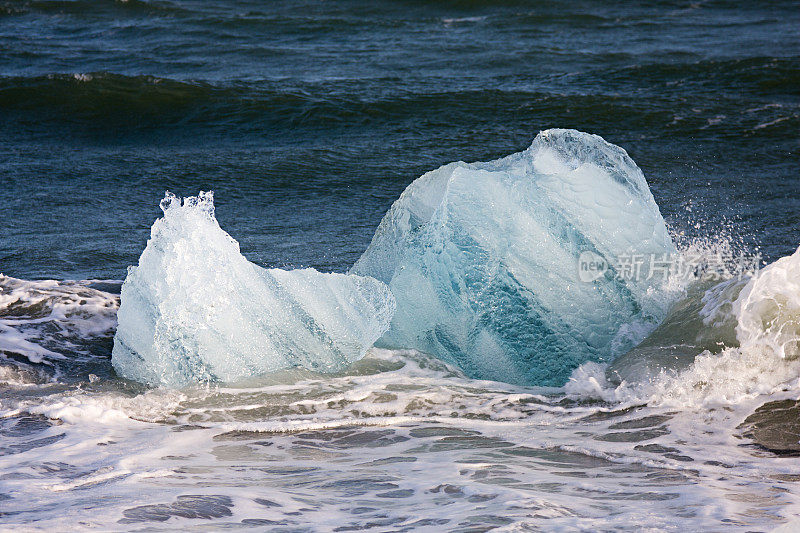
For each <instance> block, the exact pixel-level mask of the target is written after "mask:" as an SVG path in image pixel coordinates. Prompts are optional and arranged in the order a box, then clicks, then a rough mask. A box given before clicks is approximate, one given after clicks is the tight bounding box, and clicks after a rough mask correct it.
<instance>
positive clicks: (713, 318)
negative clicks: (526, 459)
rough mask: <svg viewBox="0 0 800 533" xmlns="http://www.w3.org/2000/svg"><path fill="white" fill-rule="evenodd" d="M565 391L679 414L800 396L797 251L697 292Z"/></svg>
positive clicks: (584, 370) (577, 375)
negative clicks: (630, 345)
mask: <svg viewBox="0 0 800 533" xmlns="http://www.w3.org/2000/svg"><path fill="white" fill-rule="evenodd" d="M566 390H567V391H569V392H571V393H573V394H576V395H579V396H580V395H587V396H595V397H599V398H603V399H605V400H608V401H628V402H641V403H647V404H651V405H666V406H677V407H682V408H698V407H704V408H714V407H719V406H730V405H736V404H739V403H741V402H744V401H746V400H751V399H754V398H759V397H767V398H772V399H775V398H779V397H781V395H782V394H784V393H786V394H788V396H789V397H794V395H796V393H797V391H798V390H800V248H798V250H797V251H796V252H795V253H794V254H793V255H791V256H787V257H783V258H781V259H779V260H777V261H775V262H774V263H772V264H770V265H768V266H766V267H765V268H763V269H762V270H760V271H759V272H758V273H757V274H756V275H754V276H753V277H747V278H744V279H739V278H732V279H729V280H727V281H724V282H722V283H718V284H714V285H713V286H712V287H710V288H708V289H706V290H702V289H700V290H698V289H697V287H695V288H694V290H693V291H691V292H690V293H689V295H688V296H687V298H686V299H685V300H683V301H682V302H680V303H679V304H678V305H677V306H676V308H674V309H673V312H672V314H671V316H670V317H669V318H667V319H666V320H665V322H664V323H663V324H662V325H661V327H660V328H659V329H657V330H656V331H655V332H654V333H653V334H652V335H651V337H650V338H648V339H647V340H645V341H644V342H643V343H642V344H641V345H640V346H639V347H637V348H635V349H634V350H632V351H631V352H630V353H628V354H626V355H625V356H623V357H622V358H620V359H619V360H617V361H615V362H614V363H612V364H611V365H597V364H588V365H584V366H582V367H580V368H579V369H577V370H576V371H575V372H574V373H573V375H572V377H571V379H570V383H568V385H567V387H566Z"/></svg>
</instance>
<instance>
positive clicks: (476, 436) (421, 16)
mask: <svg viewBox="0 0 800 533" xmlns="http://www.w3.org/2000/svg"><path fill="white" fill-rule="evenodd" d="M798 28H800V10H798V9H797V6H796V5H795V4H794V3H792V2H764V3H745V4H741V3H736V2H725V1H718V2H702V1H701V2H693V3H689V2H686V3H683V2H667V1H662V2H651V3H648V4H647V5H646V6H638V7H637V6H616V5H612V4H611V3H597V2H584V1H576V2H571V3H568V4H560V5H556V4H552V3H544V2H513V1H509V2H499V3H492V4H491V5H489V4H486V3H480V2H471V1H444V2H437V3H424V2H409V1H407V2H387V3H381V4H377V3H368V2H285V3H281V4H279V5H271V4H266V3H262V2H255V1H244V0H238V1H231V2H224V3H223V2H201V1H180V0H172V1H168V0H161V1H155V0H153V1H142V0H128V1H116V2H101V1H92V0H70V1H67V0H11V1H2V2H0V272H2V273H3V274H5V276H3V277H0V416H1V418H0V529H14V530H22V531H25V530H39V529H50V530H60V529H64V528H65V527H70V528H76V529H97V530H102V531H106V530H121V529H122V530H148V531H159V530H197V531H201V530H202V531H205V530H210V531H217V530H222V529H232V530H238V529H243V530H244V529H254V530H274V531H281V530H283V531H354V530H374V531H390V530H392V531H394V530H427V531H487V530H499V531H529V530H530V531H537V530H548V531H549V530H561V531H582V530H591V531H612V530H613V531H617V530H634V531H640V530H653V531H663V530H666V531H686V530H698V529H702V530H711V531H723V530H724V531H729V530H732V531H769V530H773V529H775V528H780V527H782V528H784V530H785V531H793V530H795V529H797V528H799V527H800V523H798V521H799V520H800V497H798V494H800V459H798V453H800V446H798V444H797V440H798V433H800V430H799V429H798V425H799V423H798V420H800V408H799V407H798V404H797V400H798V398H800V379H799V378H800V370H799V369H798V366H797V365H798V363H797V358H796V351H794V352H792V350H796V349H797V345H796V344H791V342H795V341H792V340H791V339H797V338H798V336H797V335H798V329H797V328H796V324H797V323H798V321H797V316H798V315H797V313H795V314H792V313H793V312H794V311H792V310H795V311H796V310H797V309H798V307H799V306H798V305H797V301H798V299H800V292H798V291H800V288H798V287H800V283H797V279H798V277H800V272H799V271H798V267H796V266H792V265H795V264H797V263H798V262H800V258H798V256H795V257H794V258H791V257H789V256H792V254H793V253H794V252H795V250H796V249H797V247H798V244H800V177H799V176H800V173H799V171H800V159H799V158H798V148H800V147H799V146H798V131H800V93H799V92H798V87H800V30H799V29H798ZM552 127H560V128H575V129H578V130H581V131H587V132H591V133H595V134H598V135H601V136H602V137H603V138H605V139H606V140H607V141H609V142H612V143H614V144H617V145H619V146H621V147H623V148H624V149H625V150H627V152H628V153H629V154H630V155H631V157H632V158H633V159H634V160H635V161H636V163H637V164H638V165H639V166H640V167H641V168H642V170H643V171H644V174H645V176H646V178H647V181H648V183H649V185H650V188H651V191H652V193H653V196H654V198H655V201H656V203H657V204H658V206H659V208H660V210H661V213H662V215H663V216H664V218H665V220H666V222H667V226H668V229H669V231H670V234H671V235H672V237H673V239H674V240H675V242H676V243H677V244H678V245H679V247H680V248H681V249H684V250H692V249H700V250H705V251H706V253H707V252H708V250H717V251H718V250H723V251H725V253H732V254H739V253H743V254H747V255H756V254H759V255H760V256H761V257H762V258H763V260H764V263H765V264H769V263H773V262H775V261H778V260H781V258H786V259H785V260H783V263H781V264H780V266H781V268H779V269H778V268H776V269H773V271H772V272H773V273H776V276H774V277H773V278H774V279H773V278H765V279H767V281H764V282H763V283H762V284H761V285H757V286H756V285H753V286H752V287H751V288H750V289H745V290H749V293H748V294H750V295H753V299H752V301H753V302H755V304H757V303H758V302H762V301H774V302H779V303H780V305H781V306H783V307H780V310H787V309H788V311H786V313H784V314H781V313H780V312H778V313H776V314H775V316H777V317H778V319H775V320H778V321H777V322H775V321H773V322H770V323H771V324H773V325H775V324H778V325H780V328H779V329H780V333H781V334H785V335H788V336H789V337H788V338H790V341H789V344H784V345H783V346H784V348H786V347H787V346H788V348H787V350H788V352H787V353H784V354H783V355H784V356H785V357H778V356H776V355H775V353H773V352H772V351H770V350H769V349H768V348H769V346H768V344H769V343H766V342H765V339H763V338H762V336H759V335H760V334H758V333H757V332H755V333H754V332H752V331H751V330H750V329H748V328H750V326H753V321H752V320H750V321H748V320H749V319H750V318H753V317H756V318H758V317H760V316H762V315H759V314H758V313H756V311H753V310H751V309H749V308H746V306H745V308H742V309H738V311H737V309H736V305H735V303H734V300H735V299H736V294H738V290H741V289H742V286H743V284H744V283H746V282H747V281H746V280H744V281H742V282H741V283H740V282H739V280H737V279H733V280H732V281H731V282H730V284H729V285H727V286H724V287H721V288H720V287H719V286H712V285H710V284H704V282H698V283H696V284H694V285H691V286H687V287H685V288H684V289H685V294H684V296H683V298H682V299H681V300H680V301H678V302H677V303H676V304H675V307H674V310H673V312H672V314H671V315H670V316H669V317H668V318H667V321H666V322H665V323H664V325H662V327H661V328H659V329H658V330H656V331H655V332H654V333H653V335H652V336H651V337H650V338H648V339H647V340H645V341H644V343H643V344H642V345H641V346H639V347H638V348H636V349H634V350H633V351H631V352H630V353H628V354H626V355H624V356H622V357H621V358H620V359H618V360H617V361H616V362H615V363H612V365H611V366H610V367H608V368H606V367H601V366H599V365H591V364H589V365H585V366H582V367H580V368H579V369H578V370H576V371H575V372H574V373H573V375H572V378H571V380H570V381H569V382H568V383H567V385H566V386H565V387H560V388H544V387H524V386H518V385H509V384H505V383H501V382H494V381H482V380H476V379H470V378H468V377H466V376H465V375H464V374H463V373H462V372H461V371H460V370H459V369H457V368H455V367H452V366H448V365H446V364H444V363H443V362H442V361H440V360H438V359H436V358H433V357H431V356H428V355H426V354H422V353H419V352H415V351H409V350H394V351H390V350H381V349H372V350H371V351H369V352H368V354H367V356H366V357H365V358H364V359H362V360H360V361H358V362H357V363H355V364H353V365H352V366H351V367H348V368H347V369H346V370H343V371H341V372H339V373H336V374H319V373H314V372H311V371H307V370H301V369H293V370H285V371H281V372H278V373H273V374H270V375H266V376H262V377H257V378H250V379H248V380H245V381H240V382H236V383H232V384H223V383H211V384H202V385H197V386H190V387H186V388H182V389H175V390H173V389H166V388H157V387H147V386H144V385H140V384H137V383H134V382H131V381H126V380H123V379H121V378H119V377H118V376H117V375H116V374H115V372H114V370H113V368H112V365H111V351H112V342H113V340H112V339H113V335H114V331H115V328H116V310H117V308H118V306H119V297H118V294H119V291H120V286H121V284H122V280H123V279H124V278H125V275H126V268H127V267H128V266H129V265H134V264H136V262H137V260H138V257H139V255H140V253H141V252H142V250H143V249H144V246H145V244H146V242H147V239H148V236H149V232H150V227H151V225H152V223H153V221H154V220H155V219H156V218H157V217H158V216H160V211H159V209H158V202H159V200H160V199H161V198H163V196H164V191H165V190H170V191H172V192H174V193H176V194H178V195H183V196H188V195H194V194H197V192H198V191H199V190H214V192H215V202H216V216H217V219H218V220H219V222H220V225H221V226H222V227H223V228H224V229H225V231H227V232H228V233H230V234H231V235H233V236H234V237H235V238H236V239H237V240H238V241H239V243H240V244H241V250H242V252H243V254H244V255H245V256H246V257H247V258H248V259H249V260H250V261H252V262H254V263H256V264H258V265H261V266H264V267H279V268H305V267H313V268H316V269H317V270H320V271H322V272H340V273H341V272H346V271H347V270H348V269H349V268H350V267H351V266H352V265H353V263H354V262H355V261H356V260H357V259H358V258H359V257H360V256H361V254H362V253H363V252H364V250H365V249H366V248H367V246H368V244H369V242H370V239H371V238H372V235H373V233H374V230H375V228H376V226H377V225H378V224H379V222H380V220H381V218H382V217H383V215H384V213H385V212H386V210H387V209H388V208H389V206H390V205H391V204H392V202H393V201H394V200H395V199H396V198H397V197H398V196H399V195H400V193H401V192H402V191H403V190H404V189H405V187H406V186H407V185H408V184H409V183H411V182H412V181H413V180H414V179H416V178H417V177H418V176H420V175H421V174H423V173H424V172H427V171H429V170H432V169H435V168H437V167H439V166H440V165H442V164H444V163H448V162H451V161H459V160H463V161H486V160H490V159H494V158H497V157H501V156H504V155H507V154H510V153H514V152H518V151H520V150H522V149H524V148H526V147H527V146H529V145H530V143H531V141H532V139H533V138H534V137H535V135H536V134H537V133H538V132H539V131H540V130H545V129H547V128H552ZM793 259H794V260H793ZM777 274H780V276H778V275H777ZM713 287H717V288H716V289H714V288H713ZM709 289H710V290H709ZM793 302H794V303H793ZM755 304H754V305H755ZM701 310H702V311H701ZM781 312H783V311H781ZM737 313H738V314H737ZM697 317H702V318H705V319H708V320H699V321H698V319H697ZM773 318H774V317H773ZM731 320H732V321H733V323H732V322H731ZM737 320H738V322H737ZM756 322H757V321H756ZM734 323H735V324H734ZM732 324H733V325H732ZM736 325H738V326H739V329H740V330H741V331H737V332H735V333H734V332H733V328H734V327H735V326H736ZM753 327H755V326H753ZM793 327H794V328H795V329H792V328H793ZM706 333H708V335H706ZM737 335H738V337H737ZM793 335H794V336H793ZM706 337H708V338H706ZM701 338H702V339H703V340H702V341H701V340H699V339H701ZM768 340H769V339H768ZM772 340H774V339H772ZM750 341H752V342H750ZM715 347H716V348H715ZM707 349H710V350H711V351H710V352H708V351H705V350H707ZM676 354H677V355H676ZM652 368H657V369H659V370H661V369H663V370H665V372H664V373H663V374H658V373H653V372H651V371H650V370H651V369H652Z"/></svg>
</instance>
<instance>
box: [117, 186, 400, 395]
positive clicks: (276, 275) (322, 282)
mask: <svg viewBox="0 0 800 533" xmlns="http://www.w3.org/2000/svg"><path fill="white" fill-rule="evenodd" d="M161 209H162V210H163V211H164V216H163V217H162V218H160V219H158V220H156V222H155V223H154V224H153V227H152V230H151V238H150V240H149V241H148V243H147V246H146V248H145V249H144V251H143V252H142V255H141V257H140V258H139V265H138V266H132V267H130V268H129V269H128V275H127V277H126V279H125V282H124V283H123V285H122V292H121V296H120V308H119V312H118V315H117V319H118V324H119V325H118V328H117V331H116V334H115V336H114V348H113V352H112V364H113V366H114V368H115V370H116V371H117V373H118V374H120V375H121V376H123V377H125V378H128V379H132V380H136V381H140V382H143V383H149V384H156V385H166V386H182V385H186V384H188V383H191V382H197V381H224V382H231V381H236V380H239V379H242V378H245V377H249V376H256V375H260V374H264V373H267V372H272V371H276V370H280V369H284V368H290V367H303V368H307V369H311V370H316V371H321V372H331V371H338V370H340V369H342V368H344V367H346V366H347V365H349V364H350V363H352V362H354V361H356V360H358V359H360V358H361V357H363V356H364V354H365V353H366V351H367V349H369V348H370V347H371V346H372V344H373V343H374V342H375V340H376V339H378V338H379V337H380V336H381V335H382V334H383V333H384V332H385V331H386V330H387V329H388V327H389V323H390V321H391V317H392V314H393V313H394V309H395V301H394V298H393V296H392V294H391V292H390V290H389V288H388V287H387V286H386V285H385V284H384V283H382V282H380V281H377V280H375V279H373V278H369V277H363V276H358V275H345V274H322V273H320V272H317V271H316V270H313V269H303V270H291V271H287V270H280V269H264V268H261V267H260V266H258V265H255V264H253V263H251V262H249V261H248V260H247V259H246V258H245V257H244V256H243V255H242V254H241V253H240V251H239V244H238V243H237V242H236V240H234V239H233V238H232V237H231V236H230V235H228V234H227V233H226V232H225V231H223V230H222V229H221V228H220V226H219V224H218V222H217V220H216V218H215V216H214V201H213V195H212V193H211V192H206V193H203V192H201V193H200V195H199V196H197V197H189V198H186V199H184V201H183V202H181V200H180V199H179V198H177V197H176V196H174V195H172V194H170V193H167V195H166V197H165V198H164V199H163V200H162V201H161Z"/></svg>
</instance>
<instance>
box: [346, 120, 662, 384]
mask: <svg viewBox="0 0 800 533" xmlns="http://www.w3.org/2000/svg"><path fill="white" fill-rule="evenodd" d="M675 252H676V250H675V246H674V244H673V242H672V240H671V238H670V236H669V234H668V232H667V228H666V226H665V223H664V220H663V218H662V217H661V213H660V212H659V209H658V206H657V205H656V203H655V201H654V199H653V196H652V194H651V192H650V189H649V187H648V185H647V182H646V181H645V178H644V175H643V174H642V171H641V170H640V169H639V168H638V167H637V166H636V164H635V163H634V162H633V160H632V159H631V158H630V157H629V156H628V154H627V153H626V152H625V150H623V149H622V148H620V147H618V146H615V145H613V144H610V143H608V142H606V141H604V140H603V139H602V138H601V137H599V136H597V135H590V134H586V133H582V132H578V131H575V130H563V129H552V130H547V131H543V132H541V133H540V134H539V135H538V136H537V137H536V139H535V140H534V141H533V144H532V145H531V146H530V147H529V148H528V149H527V150H525V151H523V152H520V153H516V154H513V155H510V156H508V157H504V158H502V159H498V160H496V161H491V162H485V163H473V164H467V163H464V162H457V163H450V164H447V165H444V166H442V167H441V168H439V169H437V170H434V171H432V172H429V173H427V174H425V175H423V176H422V177H420V178H418V179H417V180H416V181H414V182H413V183H412V184H411V185H409V186H408V188H407V189H406V190H405V191H404V192H403V194H402V195H401V196H400V198H399V199H398V200H397V201H395V203H394V204H393V205H392V207H391V208H390V209H389V211H388V213H387V214H386V215H385V217H384V218H383V221H382V222H381V224H380V226H379V227H378V229H377V231H376V233H375V235H374V237H373V239H372V242H371V243H370V245H369V247H368V249H367V250H366V252H364V254H363V255H362V256H361V258H360V259H359V260H358V261H357V262H356V264H355V265H354V266H353V268H352V269H351V270H350V273H351V274H356V275H362V276H371V277H374V278H376V279H378V280H380V281H382V282H384V283H386V284H388V285H389V287H390V288H391V291H392V293H393V294H394V296H395V299H396V301H397V311H396V313H395V315H394V317H393V319H392V322H391V327H390V329H389V331H388V332H387V333H386V334H385V335H384V336H383V337H382V338H381V339H380V340H379V341H378V343H377V345H378V346H381V347H387V348H415V349H418V350H420V351H423V352H427V353H430V354H433V355H435V356H437V357H439V358H441V359H443V360H444V361H446V362H449V363H451V364H454V365H456V366H458V367H460V368H461V369H462V370H464V371H465V372H466V374H467V375H469V376H470V377H475V378H482V379H492V380H499V381H506V382H511V383H518V384H534V385H550V386H560V385H563V384H564V383H565V382H566V380H567V379H568V377H569V375H570V373H571V371H572V370H573V369H574V368H576V367H577V366H579V365H580V364H582V363H584V362H587V361H595V362H603V361H608V360H611V359H613V358H614V357H615V356H617V355H619V354H621V353H624V352H625V351H627V350H628V349H630V348H632V347H633V346H634V345H635V344H636V343H638V342H639V341H641V340H642V339H643V338H644V337H645V335H646V334H647V333H648V332H649V331H650V330H652V329H653V328H654V327H655V326H656V325H657V324H658V323H659V322H660V321H661V320H662V319H663V318H664V316H665V315H666V313H667V310H668V307H669V305H668V304H669V302H668V299H666V298H665V297H664V293H663V291H662V290H661V288H660V287H659V286H658V285H659V284H660V283H663V279H658V278H656V277H653V278H652V279H647V277H646V276H624V275H622V274H623V272H620V269H619V268H615V267H614V266H612V265H616V264H619V258H622V257H626V256H629V257H635V258H642V259H644V260H647V258H650V257H667V255H665V254H673V253H675ZM586 254H589V257H590V258H594V259H597V263H598V264H600V265H602V266H603V269H598V270H597V271H596V272H588V273H589V274H591V276H589V277H587V276H586V274H587V272H586V271H584V272H581V271H579V267H578V265H579V259H583V258H585V257H586ZM590 266H592V265H590Z"/></svg>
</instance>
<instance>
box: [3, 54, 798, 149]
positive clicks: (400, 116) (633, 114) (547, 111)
mask: <svg viewBox="0 0 800 533" xmlns="http://www.w3.org/2000/svg"><path fill="white" fill-rule="evenodd" d="M765 71H768V72H769V74H770V75H769V76H764V72H765ZM709 72H714V73H717V74H716V76H717V77H724V78H725V79H726V80H727V82H728V84H729V85H730V86H731V87H735V88H736V89H737V91H739V92H737V93H736V94H735V95H730V96H728V95H726V94H720V93H719V91H718V88H717V87H716V85H708V80H709ZM607 79H611V80H612V81H614V85H615V86H618V85H621V86H623V87H624V86H625V84H627V83H631V84H636V86H637V87H639V85H640V82H641V80H642V79H651V80H652V83H651V85H652V86H653V87H656V86H657V87H661V86H662V85H663V84H665V83H666V84H680V85H686V84H688V85H692V86H693V89H692V92H693V93H695V94H696V95H697V97H698V99H699V100H698V104H697V105H698V107H697V109H696V110H695V111H693V112H692V113H690V114H686V115H685V116H684V115H680V116H679V115H676V114H675V112H674V109H675V102H674V101H673V99H672V98H671V97H669V95H665V94H663V92H661V91H660V90H659V91H656V92H653V94H652V97H651V98H648V99H647V100H646V101H642V100H640V99H631V98H626V97H622V96H619V94H618V92H615V93H610V94H607V93H606V92H604V91H602V90H598V86H600V87H602V86H604V84H605V82H603V81H602V80H606V81H607ZM715 79H716V78H715ZM419 81H420V83H417V82H416V81H414V78H413V77H411V78H410V79H400V78H392V77H389V78H365V79H349V80H329V81H324V82H316V83H315V82H294V83H293V84H291V85H288V86H287V85H285V84H281V82H280V80H268V79H262V80H242V81H238V82H236V81H235V82H226V83H224V84H223V83H215V82H210V81H203V80H179V79H170V78H163V77H154V76H145V75H124V74H116V73H111V72H87V73H77V74H53V75H46V76H33V77H19V76H17V77H13V76H12V77H9V76H5V77H0V111H2V112H4V113H5V114H6V116H7V121H6V126H5V127H6V129H9V128H10V126H14V128H15V129H14V130H13V131H16V130H17V129H19V128H32V127H33V128H35V127H37V124H38V125H39V126H41V127H52V126H54V125H62V126H64V127H73V126H75V125H83V126H85V127H87V128H88V129H90V130H91V129H95V130H97V129H113V130H115V131H118V132H126V131H140V130H150V129H154V128H167V129H170V128H172V129H182V130H187V131H189V130H192V129H193V128H205V127H217V128H222V129H224V130H225V131H228V132H237V131H240V132H242V133H244V132H253V131H262V132H263V130H264V129H268V128H276V127H279V128H291V129H298V128H299V129H303V128H320V127H321V128H324V129H326V130H327V129H331V128H336V127H343V128H351V129H354V128H363V127H364V126H367V125H380V124H386V125H389V124H394V125H396V124H397V123H398V121H403V120H404V119H407V120H414V121H415V123H417V122H416V121H418V120H421V119H424V120H425V123H426V124H427V125H428V126H433V125H436V124H440V125H447V124H454V123H459V122H464V121H469V122H472V123H480V122H481V121H482V120H486V117H487V116H488V117H495V119H498V118H502V119H504V120H505V119H507V120H508V121H511V122H515V121H518V120H519V114H520V113H523V114H525V115H531V116H537V117H539V119H540V120H544V121H547V120H548V117H552V119H553V120H556V118H559V119H560V120H570V117H575V118H574V120H575V121H579V122H580V121H585V120H586V119H585V118H580V117H592V119H591V120H592V123H595V122H596V123H597V124H598V127H600V126H599V125H600V124H603V123H606V122H608V123H618V122H620V121H628V122H630V121H632V122H634V123H637V124H641V125H642V127H644V128H650V127H656V126H657V127H658V128H659V129H661V130H664V131H665V132H666V134H667V135H675V136H683V135H686V134H687V132H689V131H691V132H692V134H693V135H701V136H702V135H703V134H702V133H701V132H702V131H704V130H705V129H707V128H712V130H713V131H710V132H709V134H711V133H713V134H714V135H719V134H720V132H721V130H722V129H723V128H724V130H725V131H724V134H725V136H726V137H735V136H737V135H741V134H742V133H745V134H746V135H759V136H764V135H766V136H773V135H784V134H786V133H787V132H793V131H795V130H796V129H797V127H798V124H800V112H798V108H797V105H796V103H795V102H793V100H792V94H793V93H792V90H793V88H794V87H795V86H796V85H797V84H798V82H800V63H798V61H797V60H795V59H773V58H752V59H748V60H729V61H701V62H693V63H680V62H679V63H664V64H650V65H642V66H631V67H623V68H618V69H610V70H606V69H599V70H597V71H588V72H587V73H584V74H580V75H576V76H571V77H570V78H569V80H568V81H567V80H565V81H564V82H563V83H564V84H563V87H562V86H561V84H560V83H559V82H558V80H557V79H554V80H549V82H548V83H547V84H546V85H542V86H541V87H539V85H537V84H533V85H531V84H525V85H520V84H519V83H517V82H504V81H502V80H500V81H493V82H492V83H491V84H490V85H488V86H487V84H486V83H485V81H484V80H481V79H473V78H467V79H464V80H463V81H462V82H461V83H460V84H459V86H458V88H453V87H451V86H450V84H448V83H444V82H443V81H441V80H440V81H439V82H437V83H431V82H430V80H424V83H422V81H423V80H419ZM601 82H602V83H601ZM598 84H599V85H598ZM706 86H708V91H710V92H708V93H705V92H704V91H705V90H706V89H705V87H706ZM632 90H633V89H632ZM636 90H637V91H639V89H636ZM748 90H752V92H754V94H757V95H758V97H759V100H761V101H763V105H761V106H755V107H754V106H750V107H749V108H747V109H742V110H741V112H740V113H736V114H732V113H730V109H738V108H739V107H740V106H741V104H740V101H739V100H740V98H741V91H748ZM765 98H766V99H765ZM723 104H724V105H723ZM9 131H11V130H10V129H9Z"/></svg>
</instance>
